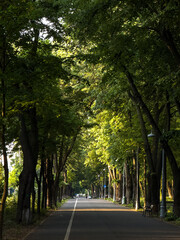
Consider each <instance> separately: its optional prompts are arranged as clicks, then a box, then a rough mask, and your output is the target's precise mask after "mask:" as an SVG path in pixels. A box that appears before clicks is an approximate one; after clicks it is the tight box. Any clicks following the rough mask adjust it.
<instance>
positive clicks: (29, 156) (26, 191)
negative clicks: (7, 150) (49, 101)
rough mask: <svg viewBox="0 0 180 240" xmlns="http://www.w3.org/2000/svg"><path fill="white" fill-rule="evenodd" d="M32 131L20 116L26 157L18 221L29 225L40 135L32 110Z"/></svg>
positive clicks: (23, 148) (19, 197)
mask: <svg viewBox="0 0 180 240" xmlns="http://www.w3.org/2000/svg"><path fill="white" fill-rule="evenodd" d="M27 117H28V121H29V120H30V126H31V129H30V130H29V131H27V127H26V123H25V117H24V116H23V115H20V120H21V136H20V140H21V146H22V151H23V156H24V159H23V160H24V162H23V171H22V173H21V175H20V177H19V194H18V206H17V221H18V223H20V222H23V223H24V224H29V223H30V222H31V220H32V213H31V208H30V199H31V195H32V192H33V190H34V189H33V188H34V179H35V175H36V164H37V156H38V133H37V122H36V111H35V109H31V111H29V112H28V114H27Z"/></svg>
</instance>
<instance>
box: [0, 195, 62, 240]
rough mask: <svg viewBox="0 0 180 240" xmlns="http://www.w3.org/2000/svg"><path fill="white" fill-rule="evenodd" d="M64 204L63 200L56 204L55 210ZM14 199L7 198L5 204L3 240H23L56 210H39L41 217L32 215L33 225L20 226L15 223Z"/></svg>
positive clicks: (15, 202)
mask: <svg viewBox="0 0 180 240" xmlns="http://www.w3.org/2000/svg"><path fill="white" fill-rule="evenodd" d="M65 202H66V199H63V200H62V202H61V203H58V206H57V208H59V207H61V206H62V205H63V204H64V203H65ZM16 208H17V199H16V197H8V198H7V202H6V210H5V215H4V228H3V240H23V239H24V238H25V236H26V235H27V234H28V233H29V232H31V231H32V230H33V229H34V228H35V227H36V226H38V225H39V224H40V223H41V222H42V221H43V220H44V219H45V218H47V217H48V216H49V215H50V214H51V213H52V211H54V210H56V209H53V210H50V209H47V210H41V215H40V216H39V215H38V214H34V217H33V223H32V224H30V225H22V224H17V223H16Z"/></svg>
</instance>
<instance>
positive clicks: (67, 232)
mask: <svg viewBox="0 0 180 240" xmlns="http://www.w3.org/2000/svg"><path fill="white" fill-rule="evenodd" d="M77 201H78V199H76V202H75V204H74V209H73V212H72V215H71V219H70V221H69V225H68V228H67V231H66V235H65V238H64V240H68V239H69V235H70V232H71V227H72V223H73V218H74V214H75V211H76V206H77Z"/></svg>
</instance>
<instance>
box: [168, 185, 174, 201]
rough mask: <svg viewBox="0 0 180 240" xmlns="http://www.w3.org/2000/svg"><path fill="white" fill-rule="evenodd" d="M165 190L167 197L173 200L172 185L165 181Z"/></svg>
mask: <svg viewBox="0 0 180 240" xmlns="http://www.w3.org/2000/svg"><path fill="white" fill-rule="evenodd" d="M167 190H168V195H169V197H170V198H171V199H173V185H172V184H171V183H170V181H167Z"/></svg>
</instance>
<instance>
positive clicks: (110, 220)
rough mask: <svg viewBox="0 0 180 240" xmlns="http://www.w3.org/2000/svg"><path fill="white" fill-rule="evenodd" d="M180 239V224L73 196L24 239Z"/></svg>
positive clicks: (105, 202)
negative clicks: (176, 224)
mask: <svg viewBox="0 0 180 240" xmlns="http://www.w3.org/2000/svg"><path fill="white" fill-rule="evenodd" d="M116 239H118V240H142V239H143V240H146V239H147V240H150V239H153V240H180V227H177V226H174V225H171V224H168V223H165V222H163V221H161V220H159V219H155V218H152V217H143V216H142V214H141V213H138V212H136V211H134V210H130V209H128V208H125V207H122V206H119V205H116V204H114V203H111V202H108V201H105V200H101V199H85V198H79V199H72V200H69V201H68V202H67V203H65V204H64V205H63V206H62V207H61V208H60V209H59V210H58V211H55V212H54V213H53V214H52V215H51V216H50V217H48V218H47V219H46V220H45V221H44V222H43V223H42V224H41V225H40V226H39V227H37V228H36V229H34V230H33V231H32V232H31V233H30V234H29V235H28V236H27V237H26V238H25V240H116Z"/></svg>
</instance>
